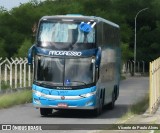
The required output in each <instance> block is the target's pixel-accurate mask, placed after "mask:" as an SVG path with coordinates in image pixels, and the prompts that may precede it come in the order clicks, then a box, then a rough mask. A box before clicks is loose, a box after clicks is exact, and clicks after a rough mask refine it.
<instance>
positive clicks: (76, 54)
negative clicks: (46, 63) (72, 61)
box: [49, 51, 82, 56]
mask: <svg viewBox="0 0 160 133" xmlns="http://www.w3.org/2000/svg"><path fill="white" fill-rule="evenodd" d="M49 55H66V56H81V55H82V52H76V51H49Z"/></svg>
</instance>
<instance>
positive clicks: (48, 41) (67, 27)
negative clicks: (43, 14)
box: [37, 21, 95, 49]
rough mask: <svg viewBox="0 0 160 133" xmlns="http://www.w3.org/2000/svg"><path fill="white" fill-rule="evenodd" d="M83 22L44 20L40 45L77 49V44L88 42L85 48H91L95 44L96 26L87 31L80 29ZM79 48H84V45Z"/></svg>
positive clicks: (40, 34)
mask: <svg viewBox="0 0 160 133" xmlns="http://www.w3.org/2000/svg"><path fill="white" fill-rule="evenodd" d="M81 23H83V22H74V21H73V22H64V21H57V22H55V21H42V22H41V23H40V26H39V31H38V38H37V39H38V42H39V45H40V46H42V47H52V48H55V49H63V47H64V48H66V47H69V48H70V49H71V47H73V49H76V47H77V46H76V45H80V44H81V45H85V44H87V45H88V46H87V45H86V46H85V47H84V49H86V48H88V47H89V48H91V46H92V45H93V44H95V28H94V27H93V28H92V30H91V31H90V32H88V33H85V32H83V31H82V30H80V27H79V26H80V24H81ZM92 47H93V46H92ZM79 48H80V49H83V48H82V46H81V47H79Z"/></svg>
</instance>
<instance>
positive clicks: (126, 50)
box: [121, 43, 133, 62]
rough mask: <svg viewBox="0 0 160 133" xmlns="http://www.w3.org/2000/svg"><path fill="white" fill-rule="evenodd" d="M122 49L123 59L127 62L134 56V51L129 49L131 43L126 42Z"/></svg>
mask: <svg viewBox="0 0 160 133" xmlns="http://www.w3.org/2000/svg"><path fill="white" fill-rule="evenodd" d="M121 51H122V61H123V62H126V61H127V60H129V59H130V58H132V57H133V51H131V50H130V49H129V45H128V44H126V43H122V44H121Z"/></svg>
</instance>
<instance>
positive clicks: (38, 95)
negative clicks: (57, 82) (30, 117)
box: [33, 90, 45, 97]
mask: <svg viewBox="0 0 160 133" xmlns="http://www.w3.org/2000/svg"><path fill="white" fill-rule="evenodd" d="M33 93H34V94H35V95H36V96H37V97H42V96H44V95H45V94H44V93H42V92H40V91H36V90H33Z"/></svg>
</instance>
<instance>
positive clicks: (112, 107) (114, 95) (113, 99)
mask: <svg viewBox="0 0 160 133" xmlns="http://www.w3.org/2000/svg"><path fill="white" fill-rule="evenodd" d="M115 101H116V94H115V91H113V93H112V101H111V102H110V103H109V104H108V109H109V110H112V109H114V106H115Z"/></svg>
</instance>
